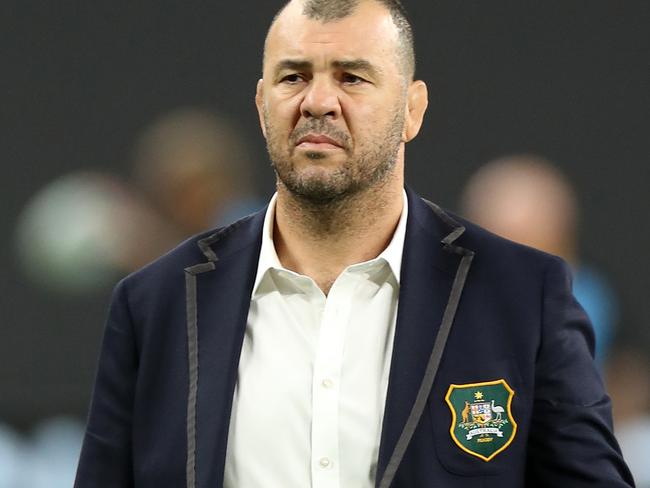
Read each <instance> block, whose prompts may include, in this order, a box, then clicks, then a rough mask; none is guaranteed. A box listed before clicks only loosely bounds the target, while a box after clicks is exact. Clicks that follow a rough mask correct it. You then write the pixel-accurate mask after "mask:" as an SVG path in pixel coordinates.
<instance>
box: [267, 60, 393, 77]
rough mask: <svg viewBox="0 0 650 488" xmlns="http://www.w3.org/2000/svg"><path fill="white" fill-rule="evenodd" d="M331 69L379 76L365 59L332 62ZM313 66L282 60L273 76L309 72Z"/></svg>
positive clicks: (377, 70) (376, 70)
mask: <svg viewBox="0 0 650 488" xmlns="http://www.w3.org/2000/svg"><path fill="white" fill-rule="evenodd" d="M331 66H332V68H335V69H340V70H343V71H364V72H366V73H369V74H370V75H372V76H378V75H380V74H381V72H382V71H381V69H379V68H378V67H376V66H374V65H373V64H372V63H371V62H370V61H368V60H366V59H352V60H350V61H332V63H331ZM313 68H314V65H313V63H312V62H311V61H304V60H297V59H283V60H282V61H280V62H279V63H278V64H277V65H276V66H275V70H274V71H275V74H276V75H277V74H278V73H280V72H281V71H284V70H292V71H311V70H312V69H313Z"/></svg>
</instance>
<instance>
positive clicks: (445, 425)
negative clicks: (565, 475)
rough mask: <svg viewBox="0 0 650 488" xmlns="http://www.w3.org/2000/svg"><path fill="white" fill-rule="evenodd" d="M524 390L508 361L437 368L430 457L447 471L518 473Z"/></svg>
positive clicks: (431, 404)
mask: <svg viewBox="0 0 650 488" xmlns="http://www.w3.org/2000/svg"><path fill="white" fill-rule="evenodd" d="M528 397H529V395H528V392H527V391H526V390H525V388H524V385H523V384H522V380H521V374H520V372H519V371H518V369H517V364H516V362H515V361H514V360H509V359H501V360H493V361H484V360H483V361H482V360H481V359H480V358H477V359H476V361H470V362H467V361H466V362H465V363H464V364H463V365H462V366H459V365H456V367H455V368H453V369H448V370H445V369H443V368H442V367H441V370H440V371H439V376H438V378H437V379H436V384H435V386H434V389H433V391H432V395H431V396H430V398H429V412H430V414H431V423H432V428H433V436H434V443H435V448H436V455H437V457H438V460H439V461H440V464H441V465H442V466H443V467H444V468H445V469H446V470H447V471H449V472H450V473H453V474H456V475H461V476H491V475H498V474H500V473H503V472H504V471H505V470H509V469H523V465H524V462H525V442H524V441H523V439H521V438H520V436H521V435H522V431H524V432H526V431H527V428H523V427H525V426H524V425H522V421H524V420H525V419H526V418H527V417H528V414H526V413H525V412H526V411H527V410H528V407H527V405H528V400H527V399H528Z"/></svg>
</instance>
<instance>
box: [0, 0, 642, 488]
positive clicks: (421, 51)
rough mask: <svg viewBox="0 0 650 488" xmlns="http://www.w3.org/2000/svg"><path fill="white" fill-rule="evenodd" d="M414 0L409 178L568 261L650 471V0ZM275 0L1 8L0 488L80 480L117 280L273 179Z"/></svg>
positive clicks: (240, 208)
mask: <svg viewBox="0 0 650 488" xmlns="http://www.w3.org/2000/svg"><path fill="white" fill-rule="evenodd" d="M404 4H405V5H406V7H407V9H408V10H409V12H410V14H411V17H412V19H413V25H414V28H415V33H416V43H417V51H418V54H417V56H418V62H419V66H418V77H419V78H421V79H424V80H425V81H426V82H427V84H428V85H429V93H430V105H429V111H428V115H427V117H426V120H425V124H424V127H423V129H422V132H421V134H420V136H419V137H418V138H417V139H416V140H415V141H414V142H413V143H411V144H410V145H409V146H408V148H407V168H406V172H407V182H409V184H410V185H411V186H412V187H413V188H414V189H415V190H416V191H417V192H419V193H420V194H421V195H423V196H426V197H428V198H429V199H431V200H434V201H436V202H437V203H439V204H440V205H442V206H444V207H446V208H448V209H450V210H452V211H455V212H457V213H460V214H462V215H465V216H468V217H469V218H470V219H472V220H475V221H477V222H479V223H480V224H481V225H483V226H485V227H487V228H489V229H491V230H493V231H494V232H497V233H499V234H502V235H504V236H506V237H509V238H511V239H514V240H518V241H521V242H525V243H527V244H529V245H533V246H536V247H540V248H542V249H545V250H548V251H549V252H553V253H555V254H559V255H561V256H563V257H564V258H565V259H567V260H568V261H569V262H570V263H571V265H572V267H573V269H574V273H575V292H576V294H577V296H578V298H579V300H580V301H581V303H582V304H583V305H584V306H585V308H586V309H587V311H588V313H589V314H590V316H591V317H592V320H593V322H594V326H595V329H596V333H597V337H598V345H597V362H598V364H599V367H600V368H601V369H602V371H603V374H604V376H605V377H606V379H607V383H608V386H609V390H610V393H611V395H612V397H613V400H614V415H615V422H616V430H617V435H618V436H619V439H620V441H621V443H622V445H623V450H624V453H625V455H626V457H627V458H628V461H629V462H630V464H631V465H632V468H633V470H634V471H635V474H636V477H637V482H638V484H639V486H642V487H643V486H645V487H648V486H650V473H649V472H648V470H649V469H650V463H647V459H644V458H643V456H644V455H645V454H644V452H645V453H647V449H645V447H644V448H643V449H641V448H640V447H639V446H645V445H646V443H647V439H648V438H649V436H650V413H649V410H650V363H649V361H648V356H649V355H650V300H648V299H647V296H646V295H647V293H648V290H650V277H649V276H648V270H650V255H649V254H648V253H647V252H646V250H647V249H648V248H650V225H648V212H649V211H650V191H649V189H648V186H649V183H650V151H649V142H648V141H649V140H650V137H649V135H650V130H649V129H650V122H649V118H648V116H649V113H650V112H649V108H650V62H649V60H650V36H648V32H647V29H648V26H649V25H650V3H649V2H647V1H645V0H639V1H635V0H626V1H624V2H615V1H591V2H575V1H563V2H535V3H533V2H514V1H510V2H505V1H497V0H493V1H490V2H481V1H463V2H458V1H451V0H442V1H435V2H417V1H415V0H405V1H404ZM279 5H280V2H276V1H272V2H251V1H240V2H191V3H187V2H183V3H177V4H172V3H171V2H146V1H145V2H131V3H127V2H120V3H117V4H116V3H111V4H103V5H102V4H98V3H88V2H86V3H82V2H18V1H11V0H10V1H8V2H3V3H2V6H0V24H1V25H2V29H1V32H2V34H3V43H2V44H3V46H2V49H1V50H0V60H2V76H0V93H1V94H2V103H1V105H2V106H1V108H0V124H2V136H0V162H1V164H2V166H1V168H2V174H3V176H2V181H3V183H2V195H3V198H2V202H3V205H2V206H0V228H1V229H2V233H3V236H4V239H3V240H2V244H1V245H0V266H1V268H2V270H3V272H2V273H0V317H1V319H2V324H1V327H2V328H1V331H2V334H1V336H0V338H1V340H0V357H1V358H2V365H3V367H2V368H0V385H1V391H2V394H1V395H0V488H4V487H10V488H23V487H25V488H38V487H41V486H47V487H48V488H52V487H55V488H56V487H58V486H62V487H63V486H66V487H69V486H71V483H72V479H73V476H74V469H75V463H76V457H77V455H78V450H79V443H80V439H81V435H82V431H83V421H84V417H85V415H86V412H87V407H88V401H89V398H90V393H91V386H92V381H93V376H94V369H95V365H96V361H97V353H98V350H99V344H100V340H101V334H102V329H103V322H104V318H105V312H106V307H107V305H108V300H109V295H110V290H111V287H112V286H113V285H114V284H115V282H116V281H117V280H118V279H119V278H121V277H122V276H124V275H125V274H127V273H128V272H130V271H133V270H135V269H137V268H138V267H140V266H142V265H143V264H145V263H147V262H148V261H150V260H151V259H154V258H155V257H156V256H158V255H160V254H162V253H164V252H165V251H167V250H168V249H170V248H171V247H173V246H174V245H175V243H177V242H179V241H180V240H182V239H184V238H186V237H187V236H189V235H191V234H194V233H196V232H199V231H200V230H202V229H206V228H209V227H212V226H216V225H220V224H223V223H227V222H230V221H232V220H234V219H236V218H238V217H240V216H242V215H246V214H247V213H250V212H252V211H254V210H257V209H259V208H261V207H262V206H263V205H264V203H265V201H266V200H267V199H268V198H269V197H270V195H271V194H272V192H273V188H274V178H273V174H272V171H271V169H270V167H269V164H268V160H267V156H266V153H265V148H264V141H263V139H262V137H261V134H260V131H259V129H258V122H257V115H256V113H255V107H254V103H253V95H254V90H255V83H256V81H257V79H258V78H259V76H260V69H261V49H262V45H263V40H264V35H265V32H266V29H267V27H268V23H269V22H270V19H271V18H272V16H273V14H274V12H275V11H276V9H277V8H278V7H279ZM28 468H29V469H28ZM644 470H645V472H644Z"/></svg>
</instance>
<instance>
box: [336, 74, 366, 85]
mask: <svg viewBox="0 0 650 488" xmlns="http://www.w3.org/2000/svg"><path fill="white" fill-rule="evenodd" d="M341 81H342V82H343V83H345V84H346V85H359V84H361V83H363V82H364V81H366V80H364V79H363V78H361V77H359V76H357V75H353V74H351V73H343V76H341Z"/></svg>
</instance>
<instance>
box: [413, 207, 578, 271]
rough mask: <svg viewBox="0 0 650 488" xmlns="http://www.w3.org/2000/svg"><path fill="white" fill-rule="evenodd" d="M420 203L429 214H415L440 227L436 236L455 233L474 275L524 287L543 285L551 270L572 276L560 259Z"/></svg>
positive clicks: (422, 219)
mask: <svg viewBox="0 0 650 488" xmlns="http://www.w3.org/2000/svg"><path fill="white" fill-rule="evenodd" d="M419 201H420V202H423V203H424V204H425V205H424V206H426V207H427V210H428V211H429V215H428V216H427V217H426V218H423V217H422V211H421V208H420V209H419V210H416V212H414V213H416V214H418V215H419V220H420V223H421V224H422V225H427V226H429V227H432V228H433V227H438V230H436V232H437V233H438V235H441V236H444V234H445V233H447V232H453V233H455V234H456V235H457V237H456V238H455V239H454V245H456V246H460V247H462V248H463V249H466V250H468V251H470V252H471V253H472V254H473V261H472V272H473V273H474V274H475V275H479V276H484V277H489V278H490V279H499V278H502V279H510V280H513V282H522V283H530V282H531V281H533V282H540V281H541V280H543V277H544V276H545V275H546V273H547V272H548V270H549V269H556V270H560V272H561V273H564V274H566V275H567V276H569V275H570V271H569V268H568V266H567V264H566V263H565V262H564V260H563V259H562V258H560V257H558V256H554V255H551V254H548V253H546V252H543V251H540V250H539V249H534V248H532V247H529V246H525V245H523V244H519V243H517V242H513V241H510V240H508V239H505V238H503V237H501V236H498V235H496V234H493V233H492V232H490V231H488V230H486V229H484V228H482V227H480V226H479V225H477V224H475V223H473V222H470V221H469V220H467V219H465V218H463V217H461V216H459V215H457V214H455V213H454V212H452V211H449V210H447V209H444V208H441V207H439V206H437V205H435V204H431V203H430V202H428V201H426V200H424V199H419ZM414 206H415V207H418V206H420V204H419V202H417V203H415V202H414ZM431 216H433V217H431ZM443 226H444V228H445V232H442V233H441V232H440V230H439V229H440V228H441V227H443Z"/></svg>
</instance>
